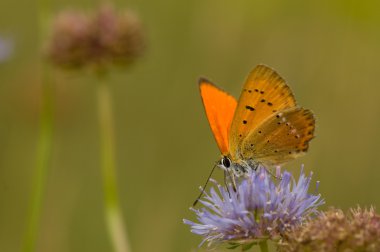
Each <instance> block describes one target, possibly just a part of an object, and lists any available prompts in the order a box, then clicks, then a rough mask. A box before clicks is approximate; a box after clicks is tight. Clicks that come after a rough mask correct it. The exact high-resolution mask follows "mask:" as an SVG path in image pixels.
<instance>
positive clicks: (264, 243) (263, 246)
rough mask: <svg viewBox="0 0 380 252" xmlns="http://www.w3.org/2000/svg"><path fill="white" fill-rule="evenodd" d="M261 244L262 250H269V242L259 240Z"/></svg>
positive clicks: (265, 251) (263, 251)
mask: <svg viewBox="0 0 380 252" xmlns="http://www.w3.org/2000/svg"><path fill="white" fill-rule="evenodd" d="M259 246H260V251H261V252H268V251H269V250H268V243H267V241H266V240H265V241H261V242H259Z"/></svg>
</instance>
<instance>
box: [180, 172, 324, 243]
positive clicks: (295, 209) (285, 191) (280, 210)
mask: <svg viewBox="0 0 380 252" xmlns="http://www.w3.org/2000/svg"><path fill="white" fill-rule="evenodd" d="M310 180H311V174H310V175H309V176H305V174H304V172H303V170H302V171H301V175H300V178H299V179H298V182H296V181H295V179H294V178H293V177H292V175H291V174H290V173H289V172H284V173H283V174H282V179H281V180H280V181H279V182H278V183H274V182H273V178H272V175H270V174H268V172H267V171H266V169H259V170H258V171H257V172H252V173H250V174H248V175H247V176H246V177H245V178H243V179H242V180H241V181H240V182H238V184H237V185H236V191H235V190H234V189H233V187H232V186H231V185H228V190H227V189H226V188H225V187H224V186H222V185H220V184H218V183H216V182H215V181H214V183H215V185H216V188H217V189H215V188H211V189H210V192H209V193H206V194H205V196H204V198H203V199H202V200H200V202H201V203H202V204H203V207H202V208H201V209H192V211H194V212H195V213H196V215H197V219H198V222H199V223H196V222H193V221H189V220H184V223H185V224H188V225H190V226H191V232H193V233H195V234H198V235H201V236H203V237H204V239H203V241H202V243H201V245H202V244H203V243H204V242H208V244H209V246H210V245H211V244H213V243H219V242H230V243H235V244H249V243H254V242H256V241H260V240H265V239H277V238H278V237H279V236H280V235H281V234H282V233H283V232H284V231H286V230H287V229H289V228H290V227H292V226H294V225H298V224H301V223H302V222H303V221H304V220H305V218H307V217H308V216H310V215H312V214H316V213H317V207H318V206H319V205H321V204H323V203H324V201H323V200H322V199H321V197H320V195H313V194H309V193H308V188H309V185H310Z"/></svg>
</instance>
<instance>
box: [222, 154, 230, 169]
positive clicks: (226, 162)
mask: <svg viewBox="0 0 380 252" xmlns="http://www.w3.org/2000/svg"><path fill="white" fill-rule="evenodd" d="M222 165H223V166H224V167H226V168H229V167H230V166H231V160H230V159H229V158H228V157H223V158H222Z"/></svg>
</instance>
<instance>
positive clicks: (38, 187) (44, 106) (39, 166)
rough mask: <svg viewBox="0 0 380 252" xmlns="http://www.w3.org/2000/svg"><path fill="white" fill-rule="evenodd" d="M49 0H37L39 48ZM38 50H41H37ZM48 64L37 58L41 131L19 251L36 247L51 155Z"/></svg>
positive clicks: (51, 118)
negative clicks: (23, 234)
mask: <svg viewBox="0 0 380 252" xmlns="http://www.w3.org/2000/svg"><path fill="white" fill-rule="evenodd" d="M47 3H48V0H39V2H38V7H39V14H38V26H39V27H38V29H39V41H38V42H39V44H40V48H39V50H41V48H42V47H43V46H42V43H43V39H44V35H45V34H46V25H47V23H48V22H47V20H48V5H47ZM39 53H40V52H39ZM50 80H51V78H50V76H49V68H48V66H47V65H46V64H45V63H44V62H42V61H41V62H40V81H41V87H42V94H41V115H40V132H39V137H38V140H37V141H38V142H37V151H36V164H35V171H34V178H33V185H32V187H33V188H32V196H31V202H30V207H29V213H28V219H27V228H26V232H25V236H24V240H23V244H22V251H24V252H33V251H35V250H36V243H37V239H38V226H39V222H40V215H41V210H42V205H43V196H44V191H45V180H46V175H47V171H48V166H49V161H50V157H51V147H52V135H53V91H52V83H51V82H50Z"/></svg>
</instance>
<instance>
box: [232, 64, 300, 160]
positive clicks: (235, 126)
mask: <svg viewBox="0 0 380 252" xmlns="http://www.w3.org/2000/svg"><path fill="white" fill-rule="evenodd" d="M295 106H296V101H295V99H294V96H293V93H292V91H291V90H290V88H289V86H288V85H287V84H286V83H285V80H284V79H282V78H281V77H280V76H279V75H278V74H277V73H276V72H275V71H274V70H273V69H271V68H269V67H267V66H264V65H258V66H257V67H255V68H254V69H253V70H252V71H251V73H250V74H249V75H248V78H247V80H246V82H245V85H244V88H243V90H242V93H241V95H240V98H239V103H238V105H237V108H236V112H235V115H234V119H233V121H232V125H231V132H230V135H229V151H230V154H231V157H232V158H233V159H239V157H240V156H241V153H240V147H241V144H242V142H243V139H245V138H246V137H247V135H248V134H249V132H253V131H255V130H256V129H257V128H258V127H259V126H260V125H261V124H262V123H263V122H264V121H265V120H266V119H267V118H269V117H270V116H272V115H274V114H276V113H277V112H279V111H282V110H285V109H288V108H292V107H295Z"/></svg>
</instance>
